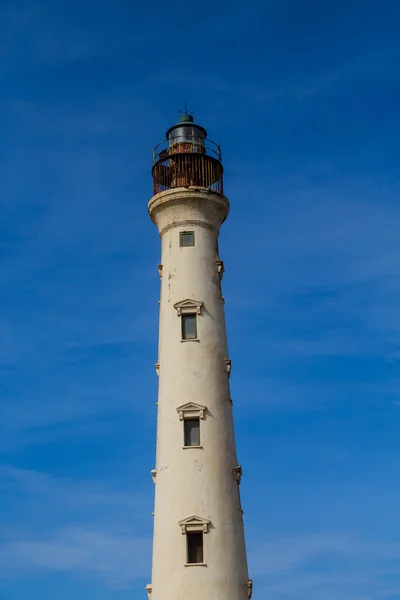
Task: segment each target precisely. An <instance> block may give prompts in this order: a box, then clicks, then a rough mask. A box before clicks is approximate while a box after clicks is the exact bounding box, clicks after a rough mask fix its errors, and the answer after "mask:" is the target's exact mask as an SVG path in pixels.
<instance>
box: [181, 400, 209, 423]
mask: <svg viewBox="0 0 400 600" xmlns="http://www.w3.org/2000/svg"><path fill="white" fill-rule="evenodd" d="M176 410H177V411H178V413H179V418H180V420H181V421H183V420H184V419H195V418H199V419H204V413H205V411H206V410H207V407H206V406H202V405H201V404H196V403H195V402H187V403H186V404H182V406H178V408H177V409H176Z"/></svg>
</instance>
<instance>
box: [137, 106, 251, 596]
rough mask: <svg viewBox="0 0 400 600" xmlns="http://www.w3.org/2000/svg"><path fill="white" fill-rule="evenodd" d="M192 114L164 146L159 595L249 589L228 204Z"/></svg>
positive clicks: (155, 200)
mask: <svg viewBox="0 0 400 600" xmlns="http://www.w3.org/2000/svg"><path fill="white" fill-rule="evenodd" d="M206 136H207V132H206V131H205V129H203V127H200V126H199V125H196V124H194V122H193V117H192V116H191V115H187V114H185V115H183V116H182V117H181V119H180V122H179V123H178V124H177V125H175V126H173V127H171V128H170V129H169V130H168V131H167V140H166V142H165V143H164V142H162V143H161V144H160V145H159V146H157V147H156V148H155V150H154V154H153V182H154V196H153V197H152V199H151V200H150V202H149V213H150V217H151V219H152V221H153V222H154V223H155V224H156V225H157V227H158V230H159V233H160V236H161V243H162V259H161V265H160V266H159V272H160V277H161V300H160V330H159V348H158V362H157V365H156V371H157V374H158V375H159V391H158V418H157V450H156V468H155V470H154V471H152V474H153V479H154V483H155V510H154V539H153V569H152V583H151V584H149V585H148V586H147V591H148V594H149V599H150V600H248V598H250V597H251V591H252V582H251V580H249V577H248V571H247V559H246V549H245V541H244V530H243V517H242V515H243V511H242V508H241V504H240V495H239V484H240V479H241V474H242V471H241V467H240V466H239V465H238V460H237V456H236V444H235V435H234V429H233V416H232V401H231V397H230V391H229V375H230V371H231V361H230V360H229V354H228V347H227V339H226V326H225V312H224V298H223V296H222V292H221V279H222V276H223V273H224V265H223V262H222V261H221V259H220V256H219V252H218V236H219V229H220V226H221V224H222V223H223V222H224V221H225V219H226V218H227V216H228V212H229V202H228V199H227V198H226V197H225V196H224V195H223V188H222V172H223V168H222V163H221V153H220V148H219V147H218V146H217V145H216V144H214V143H213V142H210V141H209V140H207V139H206Z"/></svg>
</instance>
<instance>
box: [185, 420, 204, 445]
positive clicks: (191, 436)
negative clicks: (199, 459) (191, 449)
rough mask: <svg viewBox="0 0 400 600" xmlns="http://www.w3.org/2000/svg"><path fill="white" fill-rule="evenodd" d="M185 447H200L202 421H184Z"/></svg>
mask: <svg viewBox="0 0 400 600" xmlns="http://www.w3.org/2000/svg"><path fill="white" fill-rule="evenodd" d="M183 431H184V445H185V446H200V419H198V418H195V419H184V421H183Z"/></svg>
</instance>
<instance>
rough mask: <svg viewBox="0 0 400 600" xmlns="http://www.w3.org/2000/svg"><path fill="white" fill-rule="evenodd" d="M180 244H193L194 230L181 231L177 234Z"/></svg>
mask: <svg viewBox="0 0 400 600" xmlns="http://www.w3.org/2000/svg"><path fill="white" fill-rule="evenodd" d="M179 245H180V246H194V231H181V232H180V234H179Z"/></svg>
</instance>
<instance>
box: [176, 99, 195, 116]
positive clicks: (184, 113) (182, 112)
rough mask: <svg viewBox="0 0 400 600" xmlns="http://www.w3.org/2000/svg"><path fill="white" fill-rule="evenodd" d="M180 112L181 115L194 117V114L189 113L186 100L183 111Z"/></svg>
mask: <svg viewBox="0 0 400 600" xmlns="http://www.w3.org/2000/svg"><path fill="white" fill-rule="evenodd" d="M178 112H179V114H180V115H191V116H193V112H189V109H188V102H187V100H185V106H184V108H183V110H179V111H178Z"/></svg>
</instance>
